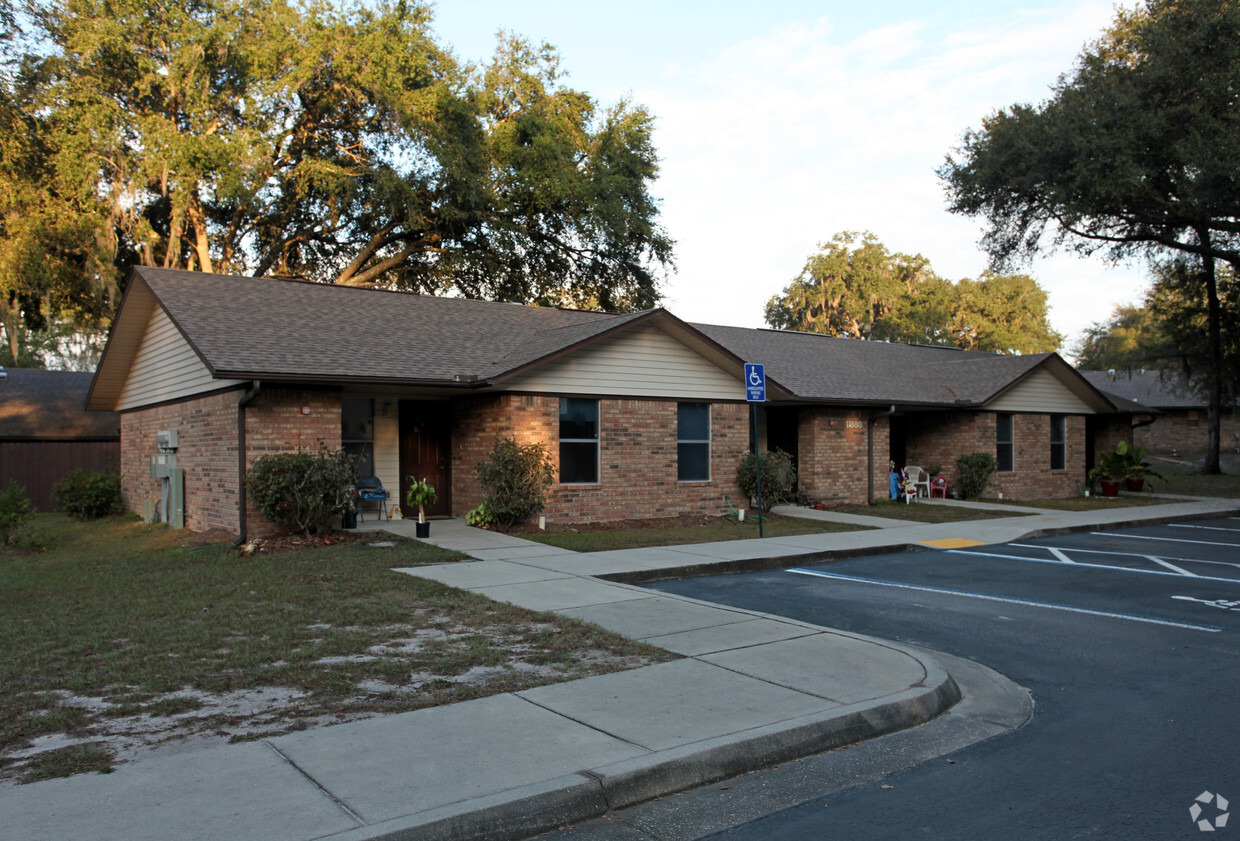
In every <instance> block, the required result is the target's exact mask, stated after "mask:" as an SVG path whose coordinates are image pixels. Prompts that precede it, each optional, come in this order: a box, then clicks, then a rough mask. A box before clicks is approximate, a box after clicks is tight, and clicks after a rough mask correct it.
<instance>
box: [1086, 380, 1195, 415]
mask: <svg viewBox="0 0 1240 841" xmlns="http://www.w3.org/2000/svg"><path fill="white" fill-rule="evenodd" d="M1080 374H1081V376H1082V377H1084V378H1085V379H1086V380H1088V381H1089V383H1090V384H1091V385H1092V386H1093V387H1094V388H1096V389H1098V390H1099V391H1105V392H1108V393H1110V394H1114V395H1116V396H1117V397H1119V398H1120V403H1121V405H1123V404H1132V403H1137V404H1140V405H1143V406H1149V407H1152V408H1155V409H1204V408H1205V406H1206V401H1205V400H1204V399H1203V398H1201V397H1199V396H1197V395H1196V394H1193V393H1192V391H1191V390H1190V389H1189V388H1188V387H1187V386H1186V384H1185V383H1184V380H1183V378H1181V377H1180V376H1179V375H1178V374H1176V373H1174V372H1172V371H1146V370H1139V371H1116V372H1115V373H1114V374H1112V373H1111V372H1110V371H1081V372H1080ZM1129 408H1131V407H1129Z"/></svg>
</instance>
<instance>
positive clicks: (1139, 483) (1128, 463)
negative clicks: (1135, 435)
mask: <svg viewBox="0 0 1240 841" xmlns="http://www.w3.org/2000/svg"><path fill="white" fill-rule="evenodd" d="M1115 452H1116V453H1118V454H1119V455H1120V457H1121V458H1122V459H1123V464H1124V482H1125V483H1126V484H1127V487H1128V490H1130V491H1132V492H1133V493H1139V492H1140V491H1141V489H1142V488H1144V487H1145V480H1146V479H1150V478H1154V479H1163V476H1162V474H1161V473H1159V472H1157V471H1156V470H1154V468H1152V467H1150V465H1149V463H1148V462H1146V460H1145V456H1146V453H1147V450H1146V449H1145V447H1142V446H1140V445H1137V444H1133V445H1132V446H1129V445H1128V442H1127V441H1120V442H1119V443H1118V444H1116V445H1115ZM1163 481H1164V482H1165V481H1166V479H1163Z"/></svg>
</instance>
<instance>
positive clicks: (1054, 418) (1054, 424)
mask: <svg viewBox="0 0 1240 841" xmlns="http://www.w3.org/2000/svg"><path fill="white" fill-rule="evenodd" d="M1067 467H1068V419H1067V418H1066V417H1064V416H1063V415H1051V470H1066V469H1067Z"/></svg>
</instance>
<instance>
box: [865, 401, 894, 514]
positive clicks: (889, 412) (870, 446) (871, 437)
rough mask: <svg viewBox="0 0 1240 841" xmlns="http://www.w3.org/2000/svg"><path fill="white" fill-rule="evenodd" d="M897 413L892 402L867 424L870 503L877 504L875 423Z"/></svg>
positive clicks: (867, 485)
mask: <svg viewBox="0 0 1240 841" xmlns="http://www.w3.org/2000/svg"><path fill="white" fill-rule="evenodd" d="M895 413H896V404H894V403H892V404H891V408H890V409H888V410H887V411H885V412H883V413H882V414H881V415H874V416H873V417H871V418H870V422H869V423H867V424H866V425H865V432H866V438H865V449H866V465H867V469H866V487H867V488H868V490H867V492H866V493H867V497H866V498H867V499H869V501H870V505H877V503H876V502H875V501H874V424H876V423H878V422H879V421H880V420H882V419H883V418H889V417H891V416H892V415H894V414H895Z"/></svg>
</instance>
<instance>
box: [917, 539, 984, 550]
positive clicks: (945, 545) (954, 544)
mask: <svg viewBox="0 0 1240 841" xmlns="http://www.w3.org/2000/svg"><path fill="white" fill-rule="evenodd" d="M921 544H922V545H923V546H934V547H937V548H939V549H963V548H964V547H966V546H985V545H986V544H985V543H983V542H982V541H980V540H969V539H968V538H966V537H945V538H943V539H942V540H923V541H921Z"/></svg>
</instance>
